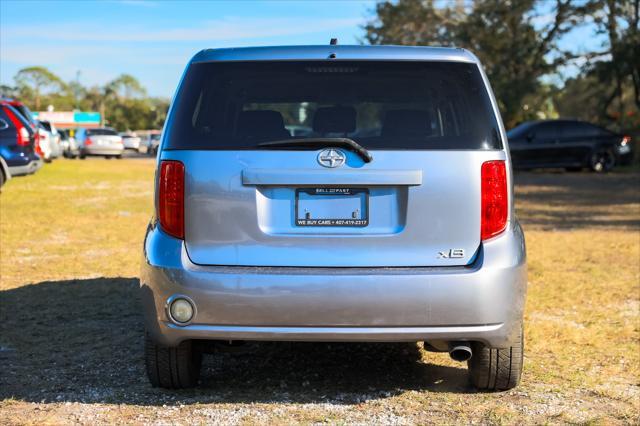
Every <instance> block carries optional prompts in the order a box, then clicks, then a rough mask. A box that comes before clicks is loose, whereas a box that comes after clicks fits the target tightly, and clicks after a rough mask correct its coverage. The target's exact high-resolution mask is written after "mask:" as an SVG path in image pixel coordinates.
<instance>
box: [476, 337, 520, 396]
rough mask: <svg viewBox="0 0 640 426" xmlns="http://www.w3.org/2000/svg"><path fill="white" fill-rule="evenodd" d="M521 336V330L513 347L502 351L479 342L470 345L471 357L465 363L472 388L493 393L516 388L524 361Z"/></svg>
mask: <svg viewBox="0 0 640 426" xmlns="http://www.w3.org/2000/svg"><path fill="white" fill-rule="evenodd" d="M523 334H524V333H523V331H522V329H521V330H520V333H519V334H518V338H517V339H516V341H515V342H514V345H513V346H511V347H508V348H504V349H492V348H489V347H487V346H485V345H484V344H482V343H479V342H477V343H474V344H473V345H472V348H473V356H472V357H471V359H470V360H469V361H467V363H468V366H469V378H470V379H471V384H472V385H473V386H474V387H476V388H477V389H478V390H483V391H492V392H494V391H504V390H509V389H513V388H514V387H516V386H518V383H520V377H521V376H522V364H523V361H524V336H523Z"/></svg>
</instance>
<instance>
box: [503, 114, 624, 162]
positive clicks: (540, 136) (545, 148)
mask: <svg viewBox="0 0 640 426" xmlns="http://www.w3.org/2000/svg"><path fill="white" fill-rule="evenodd" d="M507 136H508V138H509V148H510V151H511V160H512V162H513V167H514V168H518V169H533V168H543V167H563V168H566V169H567V170H580V169H582V168H584V167H588V168H590V169H591V170H593V171H595V172H608V171H610V170H611V169H613V167H614V166H615V165H616V164H621V163H629V162H630V161H631V158H632V156H633V152H632V147H631V138H630V137H629V136H624V135H620V134H618V133H614V132H611V131H609V130H607V129H604V128H602V127H599V126H596V125H594V124H591V123H586V122H583V121H577V120H544V121H527V122H525V123H522V124H520V125H519V126H517V127H515V128H513V129H511V130H509V131H508V132H507Z"/></svg>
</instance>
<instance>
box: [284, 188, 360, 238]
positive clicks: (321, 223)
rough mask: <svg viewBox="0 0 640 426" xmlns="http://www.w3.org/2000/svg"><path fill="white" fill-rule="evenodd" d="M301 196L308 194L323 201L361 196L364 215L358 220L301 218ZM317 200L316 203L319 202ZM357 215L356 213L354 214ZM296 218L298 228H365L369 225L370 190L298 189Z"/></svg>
mask: <svg viewBox="0 0 640 426" xmlns="http://www.w3.org/2000/svg"><path fill="white" fill-rule="evenodd" d="M300 194H306V195H308V196H311V197H317V200H321V197H324V196H334V197H335V196H338V197H342V196H344V197H350V198H351V199H354V198H355V197H358V196H359V195H360V196H361V197H362V199H361V200H360V205H361V207H362V213H361V214H360V217H358V218H354V217H351V218H307V217H303V218H301V217H300V216H299V211H300V210H299V209H300ZM317 200H316V201H317ZM354 213H355V212H354ZM294 214H295V216H294V223H295V225H296V226H305V227H328V226H336V227H350V228H363V227H365V226H368V225H369V189H368V188H343V187H313V188H297V189H296V194H295V213H294Z"/></svg>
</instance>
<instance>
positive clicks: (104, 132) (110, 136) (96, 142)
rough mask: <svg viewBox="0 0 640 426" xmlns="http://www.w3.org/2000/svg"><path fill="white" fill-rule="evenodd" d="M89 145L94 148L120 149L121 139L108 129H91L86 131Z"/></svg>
mask: <svg viewBox="0 0 640 426" xmlns="http://www.w3.org/2000/svg"><path fill="white" fill-rule="evenodd" d="M87 136H88V137H89V138H91V145H92V146H93V147H95V148H109V149H115V148H122V137H121V136H119V135H118V134H117V133H116V132H115V131H113V130H109V129H92V130H88V131H87Z"/></svg>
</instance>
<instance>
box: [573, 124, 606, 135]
mask: <svg viewBox="0 0 640 426" xmlns="http://www.w3.org/2000/svg"><path fill="white" fill-rule="evenodd" d="M606 133H607V131H606V130H604V129H602V128H600V127H598V126H594V125H593V124H591V123H581V122H566V123H564V125H563V134H564V135H565V136H566V137H597V136H602V135H604V134H606Z"/></svg>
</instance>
